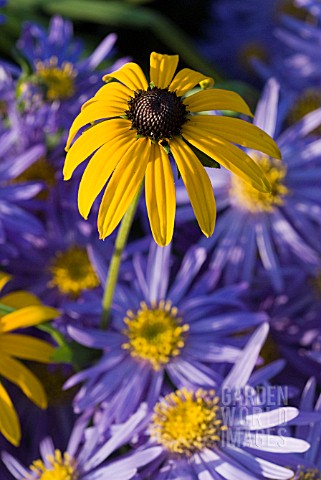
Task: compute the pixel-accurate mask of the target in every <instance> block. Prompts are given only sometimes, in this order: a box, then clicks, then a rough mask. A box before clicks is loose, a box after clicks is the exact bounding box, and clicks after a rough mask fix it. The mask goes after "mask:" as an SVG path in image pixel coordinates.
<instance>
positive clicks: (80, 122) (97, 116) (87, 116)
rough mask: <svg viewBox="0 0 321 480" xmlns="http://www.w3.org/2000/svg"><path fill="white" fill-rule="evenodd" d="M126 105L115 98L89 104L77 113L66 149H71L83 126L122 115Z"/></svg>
mask: <svg viewBox="0 0 321 480" xmlns="http://www.w3.org/2000/svg"><path fill="white" fill-rule="evenodd" d="M126 107H127V104H126V103H121V104H117V103H116V102H115V101H114V100H113V99H110V100H108V101H107V100H106V101H102V100H101V101H99V102H97V101H95V102H93V103H91V104H90V105H88V107H87V108H85V109H84V110H82V111H81V112H80V114H79V115H77V117H76V118H75V120H74V121H73V123H72V125H71V127H70V130H69V136H68V139H67V143H66V149H67V150H68V149H69V147H70V145H71V142H72V141H73V139H74V138H75V135H76V134H77V132H78V131H79V130H80V129H81V128H82V127H84V126H85V125H89V124H91V123H94V122H95V121H96V120H102V119H106V118H111V117H120V116H121V115H124V114H125V110H126Z"/></svg>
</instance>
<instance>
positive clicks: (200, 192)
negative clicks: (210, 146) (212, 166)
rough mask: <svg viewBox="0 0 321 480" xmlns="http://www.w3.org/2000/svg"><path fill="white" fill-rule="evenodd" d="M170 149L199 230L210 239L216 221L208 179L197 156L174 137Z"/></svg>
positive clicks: (211, 189) (212, 195)
mask: <svg viewBox="0 0 321 480" xmlns="http://www.w3.org/2000/svg"><path fill="white" fill-rule="evenodd" d="M170 148H171V151H172V153H173V156H174V159H175V162H176V164H177V167H178V170H179V172H180V174H181V175H182V179H183V182H184V184H185V187H186V190H187V193H188V196H189V199H190V201H191V204H192V207H193V210H194V213H195V217H196V219H197V221H198V224H199V226H200V229H201V230H202V232H203V233H204V235H205V236H206V237H210V236H211V235H212V234H213V231H214V226H215V219H216V206H215V198H214V192H213V187H212V184H211V182H210V179H209V177H208V175H207V173H206V171H205V169H204V167H203V165H202V164H201V162H200V161H199V159H198V158H197V156H196V155H195V154H194V153H193V152H192V150H191V149H190V148H189V147H188V145H186V143H185V142H184V141H183V140H181V139H180V138H179V137H175V138H174V139H173V140H171V142H170Z"/></svg>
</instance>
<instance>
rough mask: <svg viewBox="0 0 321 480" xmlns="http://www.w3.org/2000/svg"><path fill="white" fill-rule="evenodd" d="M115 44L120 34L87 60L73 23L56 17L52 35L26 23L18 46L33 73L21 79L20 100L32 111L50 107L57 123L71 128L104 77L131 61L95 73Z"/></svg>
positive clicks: (101, 46)
mask: <svg viewBox="0 0 321 480" xmlns="http://www.w3.org/2000/svg"><path fill="white" fill-rule="evenodd" d="M115 42H116V35H115V34H110V35H108V36H107V37H106V38H105V39H104V40H103V41H102V42H101V44H100V45H99V46H98V47H97V48H96V50H95V51H94V52H93V53H92V54H91V55H90V56H89V57H87V58H85V59H83V58H82V54H83V45H82V43H81V42H80V41H79V40H77V39H74V37H73V27H72V23H71V22H69V21H67V20H63V19H62V18H61V17H59V16H55V17H53V18H52V19H51V22H50V25H49V28H48V32H47V31H46V30H45V29H43V28H42V27H41V26H40V25H37V24H35V23H32V22H26V23H25V25H24V28H23V31H22V35H21V37H20V39H19V40H18V43H17V47H18V49H19V52H20V53H21V54H22V55H23V56H24V57H25V58H26V60H27V61H28V62H29V64H30V67H31V69H32V71H31V73H30V75H29V76H27V77H26V76H24V77H21V78H20V80H19V88H18V93H19V94H20V100H21V101H23V102H24V104H25V106H26V108H27V109H31V110H32V109H33V108H34V109H36V110H38V109H39V108H41V105H42V104H47V105H48V106H49V107H50V112H49V113H50V116H53V117H55V118H56V124H57V125H58V126H59V127H60V128H61V127H62V128H69V127H70V125H71V123H72V120H73V119H74V117H75V116H76V115H77V113H78V112H79V110H80V107H81V105H82V104H83V103H84V102H85V101H86V100H88V98H90V97H91V96H93V94H94V92H95V90H96V89H97V84H98V83H99V81H100V79H101V77H102V74H103V73H108V72H109V71H110V70H114V69H117V68H118V67H120V66H121V65H122V63H124V62H125V61H127V59H122V60H119V61H118V62H116V63H114V64H112V65H110V67H108V68H107V69H106V70H104V71H103V72H102V71H101V72H97V71H95V69H96V67H98V66H99V64H100V63H101V62H102V61H106V59H108V57H110V56H111V54H112V50H113V47H114V44H115ZM49 120H50V118H49ZM49 120H48V121H49ZM47 123H48V122H47Z"/></svg>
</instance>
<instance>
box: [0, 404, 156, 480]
mask: <svg viewBox="0 0 321 480" xmlns="http://www.w3.org/2000/svg"><path fill="white" fill-rule="evenodd" d="M145 414H146V408H143V407H142V408H141V409H140V410H139V411H138V412H137V413H135V414H134V415H133V416H132V417H131V418H130V419H129V420H128V421H127V422H126V423H123V424H121V425H114V426H113V430H110V429H108V430H106V431H104V428H103V425H101V423H100V424H96V425H93V426H92V427H87V423H88V419H86V418H85V417H83V418H80V419H79V420H78V421H77V422H76V423H75V426H74V428H73V431H72V433H71V435H70V439H69V442H68V445H67V448H66V449H65V451H64V452H62V451H61V450H58V449H56V448H55V447H54V444H53V442H52V440H51V438H49V437H47V438H45V439H44V440H42V442H41V443H40V448H39V449H40V455H41V458H40V459H38V460H35V461H34V462H33V463H32V464H31V465H30V467H29V468H26V467H24V466H23V465H22V464H21V463H20V462H19V461H17V460H16V459H15V458H14V457H13V456H12V455H10V454H8V453H6V452H3V453H2V459H3V462H4V463H5V465H6V466H7V468H8V470H9V471H10V473H11V474H12V475H13V478H16V479H17V480H21V479H22V478H28V479H30V480H32V479H40V478H43V479H44V478H57V479H58V478H59V479H70V480H76V479H77V480H104V479H106V478H112V479H113V480H116V479H117V480H129V479H130V478H133V477H134V476H135V474H136V471H137V469H138V468H139V467H140V466H141V465H142V464H144V463H145V462H146V454H145V453H144V452H142V454H138V455H137V456H136V457H135V459H132V458H126V457H119V456H116V457H115V452H117V450H118V449H119V448H120V447H122V446H124V445H126V444H127V443H128V442H129V440H130V439H131V437H132V435H133V432H134V431H135V428H136V427H137V425H138V424H139V423H140V422H141V421H142V420H143V418H144V415H145ZM159 452H160V447H155V448H154V449H151V451H150V452H149V455H150V456H149V459H150V460H151V461H152V460H153V459H154V458H155V457H156V456H157V455H158V454H159ZM110 456H112V458H111V459H110V458H109V457H110Z"/></svg>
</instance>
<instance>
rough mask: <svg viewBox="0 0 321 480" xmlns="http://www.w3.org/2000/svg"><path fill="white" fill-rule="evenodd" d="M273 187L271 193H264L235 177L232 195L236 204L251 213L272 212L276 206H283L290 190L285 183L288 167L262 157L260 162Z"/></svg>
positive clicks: (231, 190)
mask: <svg viewBox="0 0 321 480" xmlns="http://www.w3.org/2000/svg"><path fill="white" fill-rule="evenodd" d="M258 163H259V165H260V167H261V168H262V170H263V172H264V173H265V176H266V178H267V180H268V181H269V183H270V186H271V192H269V193H264V192H260V191H259V190H256V189H255V188H253V187H252V186H251V185H250V184H249V183H247V182H245V181H244V180H242V179H241V178H240V177H238V176H236V175H233V176H232V179H231V188H230V195H231V197H232V198H233V200H234V201H235V203H236V204H237V205H238V206H239V207H241V208H243V209H245V210H249V211H250V212H271V211H273V209H274V208H275V207H276V206H279V205H283V203H284V197H285V196H286V195H287V194H288V193H289V190H288V189H287V187H286V186H285V185H284V183H283V181H284V178H285V176H286V167H285V165H283V164H282V163H281V162H280V161H278V160H274V159H272V158H270V157H268V156H263V157H260V161H259V162H258Z"/></svg>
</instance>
